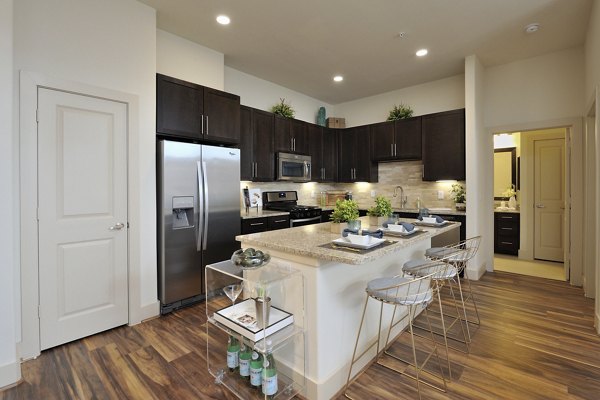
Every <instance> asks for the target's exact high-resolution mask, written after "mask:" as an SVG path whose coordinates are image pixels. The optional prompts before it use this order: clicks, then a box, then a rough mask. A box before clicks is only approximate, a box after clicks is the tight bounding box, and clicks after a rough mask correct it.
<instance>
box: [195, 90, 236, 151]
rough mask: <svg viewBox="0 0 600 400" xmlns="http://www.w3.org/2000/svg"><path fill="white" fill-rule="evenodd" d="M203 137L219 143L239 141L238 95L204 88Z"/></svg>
mask: <svg viewBox="0 0 600 400" xmlns="http://www.w3.org/2000/svg"><path fill="white" fill-rule="evenodd" d="M203 114H204V139H206V140H210V141H213V142H219V143H239V141H240V97H239V96H236V95H234V94H231V93H226V92H222V91H220V90H215V89H211V88H207V87H205V88H204V113H203Z"/></svg>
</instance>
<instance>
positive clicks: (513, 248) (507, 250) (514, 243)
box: [494, 237, 519, 256]
mask: <svg viewBox="0 0 600 400" xmlns="http://www.w3.org/2000/svg"><path fill="white" fill-rule="evenodd" d="M494 251H495V252H496V253H502V254H512V255H515V256H516V255H518V254H519V240H518V238H504V237H497V238H496V243H495V249H494Z"/></svg>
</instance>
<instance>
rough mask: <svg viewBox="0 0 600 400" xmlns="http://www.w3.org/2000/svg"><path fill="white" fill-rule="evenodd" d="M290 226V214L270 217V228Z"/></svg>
mask: <svg viewBox="0 0 600 400" xmlns="http://www.w3.org/2000/svg"><path fill="white" fill-rule="evenodd" d="M289 227H290V217H289V216H288V215H277V216H273V217H269V230H270V231H274V230H276V229H285V228H289Z"/></svg>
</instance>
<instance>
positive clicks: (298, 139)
mask: <svg viewBox="0 0 600 400" xmlns="http://www.w3.org/2000/svg"><path fill="white" fill-rule="evenodd" d="M274 118H275V125H274V133H273V134H274V146H275V147H274V150H275V152H278V151H282V152H285V153H298V154H308V151H309V144H308V141H307V130H308V128H307V125H309V124H308V123H306V122H304V121H300V120H297V119H291V118H285V117H281V116H279V115H274Z"/></svg>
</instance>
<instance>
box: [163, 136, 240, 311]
mask: <svg viewBox="0 0 600 400" xmlns="http://www.w3.org/2000/svg"><path fill="white" fill-rule="evenodd" d="M157 189H158V198H157V201H158V204H157V209H158V295H159V299H160V303H161V313H163V314H164V313H168V312H170V311H172V310H174V309H177V308H179V307H182V306H185V305H188V304H191V303H195V302H197V301H200V300H203V299H204V268H205V266H206V265H207V264H212V263H215V262H218V261H223V260H227V259H229V258H230V257H231V254H232V253H233V252H234V251H235V250H236V249H238V248H239V247H240V246H239V243H237V242H236V241H235V236H236V235H239V234H240V151H239V149H231V148H225V147H214V146H206V145H199V144H193V143H182V142H173V141H168V140H159V141H158V143H157Z"/></svg>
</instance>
